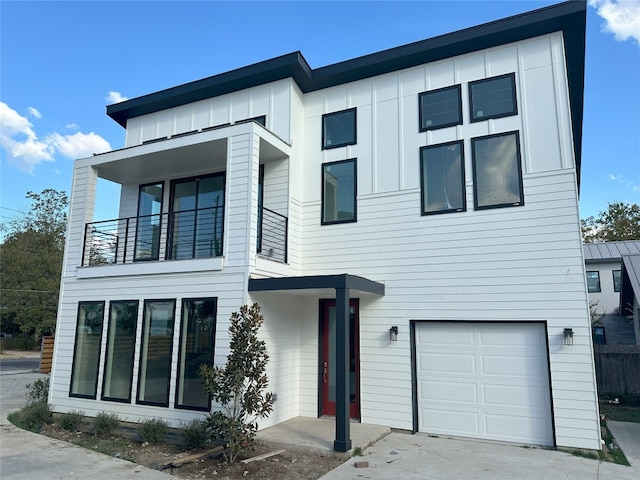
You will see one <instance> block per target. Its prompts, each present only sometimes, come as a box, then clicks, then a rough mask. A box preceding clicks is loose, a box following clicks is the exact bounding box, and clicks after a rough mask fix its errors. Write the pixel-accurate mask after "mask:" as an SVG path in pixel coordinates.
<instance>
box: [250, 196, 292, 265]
mask: <svg viewBox="0 0 640 480" xmlns="http://www.w3.org/2000/svg"><path fill="white" fill-rule="evenodd" d="M288 229H289V219H288V218H287V217H285V216H284V215H280V214H279V213H276V212H274V211H273V210H269V209H268V208H264V207H262V208H260V209H259V210H258V248H257V253H258V254H260V256H262V257H265V258H268V259H269V260H274V261H276V262H281V263H287V232H288Z"/></svg>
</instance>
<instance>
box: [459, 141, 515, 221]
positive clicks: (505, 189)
mask: <svg viewBox="0 0 640 480" xmlns="http://www.w3.org/2000/svg"><path fill="white" fill-rule="evenodd" d="M471 150H472V156H473V184H474V190H473V196H474V200H475V208H476V209H477V210H480V209H483V208H496V207H512V206H518V205H524V195H523V189H522V167H521V165H520V140H519V136H518V132H508V133H500V134H497V135H489V136H486V137H478V138H472V139H471Z"/></svg>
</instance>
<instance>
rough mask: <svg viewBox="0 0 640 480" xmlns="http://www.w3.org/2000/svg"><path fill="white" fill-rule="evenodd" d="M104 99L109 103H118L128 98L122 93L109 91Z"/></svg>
mask: <svg viewBox="0 0 640 480" xmlns="http://www.w3.org/2000/svg"><path fill="white" fill-rule="evenodd" d="M105 100H106V101H107V102H109V103H120V102H124V101H126V100H129V99H128V98H127V97H125V96H124V95H122V94H121V93H120V92H113V91H111V92H109V95H107V98H105Z"/></svg>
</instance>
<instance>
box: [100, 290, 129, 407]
mask: <svg viewBox="0 0 640 480" xmlns="http://www.w3.org/2000/svg"><path fill="white" fill-rule="evenodd" d="M137 324H138V301H137V300H130V301H112V302H111V303H110V304H109V326H108V327H107V354H106V358H105V361H104V378H103V380H102V399H103V400H113V401H116V402H130V401H131V382H132V379H133V362H134V350H135V346H136V326H137Z"/></svg>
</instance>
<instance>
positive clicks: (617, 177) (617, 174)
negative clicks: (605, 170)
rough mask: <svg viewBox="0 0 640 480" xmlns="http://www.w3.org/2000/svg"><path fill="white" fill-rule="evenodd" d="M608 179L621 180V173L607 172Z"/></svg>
mask: <svg viewBox="0 0 640 480" xmlns="http://www.w3.org/2000/svg"><path fill="white" fill-rule="evenodd" d="M609 180H611V181H612V182H621V181H622V175H620V174H619V173H616V174H615V175H614V174H612V173H610V174H609Z"/></svg>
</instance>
